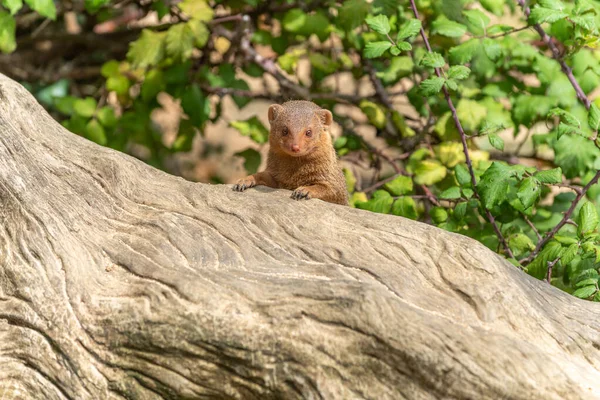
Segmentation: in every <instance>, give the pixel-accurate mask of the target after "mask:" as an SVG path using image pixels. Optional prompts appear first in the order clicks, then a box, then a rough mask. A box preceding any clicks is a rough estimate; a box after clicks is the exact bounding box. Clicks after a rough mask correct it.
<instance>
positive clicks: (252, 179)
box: [233, 171, 277, 192]
mask: <svg viewBox="0 0 600 400" xmlns="http://www.w3.org/2000/svg"><path fill="white" fill-rule="evenodd" d="M256 185H264V186H268V187H272V188H276V187H277V183H276V182H275V179H273V177H272V176H271V174H270V173H268V172H267V171H263V172H257V173H256V174H254V175H250V176H247V177H245V178H243V179H240V180H239V181H237V183H236V184H235V185H233V190H235V191H236V192H243V191H244V190H246V189H250V188H251V187H254V186H256Z"/></svg>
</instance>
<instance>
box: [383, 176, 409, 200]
mask: <svg viewBox="0 0 600 400" xmlns="http://www.w3.org/2000/svg"><path fill="white" fill-rule="evenodd" d="M383 187H384V189H386V190H388V191H389V192H390V193H391V194H392V195H394V196H402V195H403V194H407V193H410V192H412V190H413V181H412V179H411V177H410V176H404V175H399V176H397V177H396V178H394V180H393V181H391V182H388V183H386V184H385V185H384V186H383Z"/></svg>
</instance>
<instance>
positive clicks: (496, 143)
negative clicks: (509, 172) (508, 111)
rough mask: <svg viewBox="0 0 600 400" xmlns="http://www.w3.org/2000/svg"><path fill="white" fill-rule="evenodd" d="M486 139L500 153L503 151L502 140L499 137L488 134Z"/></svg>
mask: <svg viewBox="0 0 600 400" xmlns="http://www.w3.org/2000/svg"><path fill="white" fill-rule="evenodd" d="M488 139H489V140H490V144H491V145H492V146H493V147H494V148H495V149H498V150H500V151H504V140H502V138H501V137H500V136H498V135H497V134H495V133H490V134H489V135H488Z"/></svg>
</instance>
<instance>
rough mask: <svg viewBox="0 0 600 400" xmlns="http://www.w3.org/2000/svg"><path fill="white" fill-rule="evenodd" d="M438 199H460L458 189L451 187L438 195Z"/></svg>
mask: <svg viewBox="0 0 600 400" xmlns="http://www.w3.org/2000/svg"><path fill="white" fill-rule="evenodd" d="M440 199H448V200H454V199H460V188H459V187H458V186H452V187H451V188H448V189H446V190H444V191H443V192H442V193H441V194H440Z"/></svg>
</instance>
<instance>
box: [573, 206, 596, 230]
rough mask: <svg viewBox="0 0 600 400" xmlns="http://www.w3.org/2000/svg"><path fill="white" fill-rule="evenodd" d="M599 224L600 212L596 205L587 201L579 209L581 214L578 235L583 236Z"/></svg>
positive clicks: (578, 222)
mask: <svg viewBox="0 0 600 400" xmlns="http://www.w3.org/2000/svg"><path fill="white" fill-rule="evenodd" d="M597 226H598V213H597V212H596V207H595V206H594V205H593V204H592V203H590V202H586V203H584V204H583V206H581V209H580V210H579V216H578V218H577V235H578V236H580V237H582V236H585V235H586V234H588V233H590V232H593V231H594V230H595V229H596V227H597Z"/></svg>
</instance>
